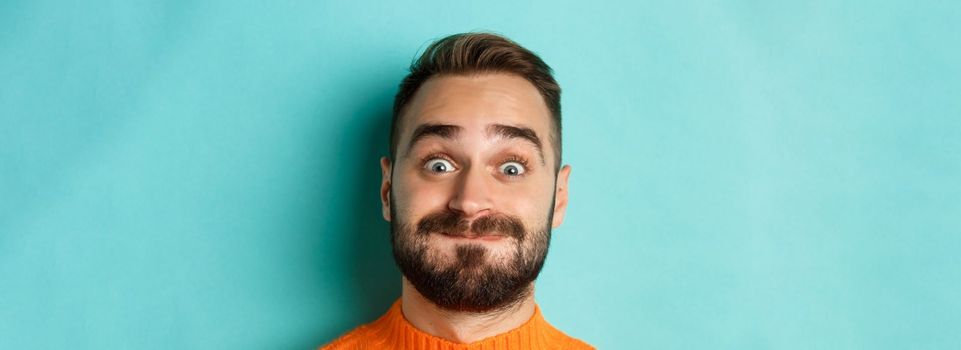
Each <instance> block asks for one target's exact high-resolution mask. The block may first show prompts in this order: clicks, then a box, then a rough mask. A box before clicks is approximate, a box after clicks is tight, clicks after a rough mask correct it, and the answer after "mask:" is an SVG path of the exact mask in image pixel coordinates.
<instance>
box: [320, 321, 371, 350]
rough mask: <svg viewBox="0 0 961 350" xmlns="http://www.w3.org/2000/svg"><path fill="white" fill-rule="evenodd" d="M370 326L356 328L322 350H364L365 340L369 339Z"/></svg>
mask: <svg viewBox="0 0 961 350" xmlns="http://www.w3.org/2000/svg"><path fill="white" fill-rule="evenodd" d="M367 330H368V326H367V325H363V326H360V327H357V328H354V329H353V330H351V331H350V332H347V333H345V334H344V335H341V336H340V337H339V338H337V339H334V341H332V342H330V343H328V344H327V345H324V346H322V347H321V348H320V350H354V349H364V348H366V346H365V339H366V338H367V337H366V336H365V334H367Z"/></svg>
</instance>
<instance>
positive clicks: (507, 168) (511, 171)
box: [500, 162, 527, 176]
mask: <svg viewBox="0 0 961 350" xmlns="http://www.w3.org/2000/svg"><path fill="white" fill-rule="evenodd" d="M500 170H501V173H502V174H504V175H507V176H520V175H521V174H523V173H524V172H525V171H527V169H524V165H523V164H521V163H518V162H507V163H504V164H503V165H501V168H500Z"/></svg>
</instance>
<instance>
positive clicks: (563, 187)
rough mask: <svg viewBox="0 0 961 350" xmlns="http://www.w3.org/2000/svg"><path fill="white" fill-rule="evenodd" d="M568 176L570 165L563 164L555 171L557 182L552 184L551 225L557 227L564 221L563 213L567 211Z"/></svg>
mask: <svg viewBox="0 0 961 350" xmlns="http://www.w3.org/2000/svg"><path fill="white" fill-rule="evenodd" d="M570 176H571V166H570V165H565V166H564V167H563V168H561V171H560V172H558V173H557V184H556V185H555V186H554V220H553V221H552V222H551V227H554V228H557V227H558V226H561V223H563V222H564V213H565V212H567V194H568V192H567V179H568V178H570Z"/></svg>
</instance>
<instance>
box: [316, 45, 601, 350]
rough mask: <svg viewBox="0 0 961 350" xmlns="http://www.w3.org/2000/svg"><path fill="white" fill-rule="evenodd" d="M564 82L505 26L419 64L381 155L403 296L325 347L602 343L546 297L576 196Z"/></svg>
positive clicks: (434, 50)
mask: <svg viewBox="0 0 961 350" xmlns="http://www.w3.org/2000/svg"><path fill="white" fill-rule="evenodd" d="M560 92H561V91H560V86H559V85H558V84H557V82H556V81H555V80H554V77H553V73H552V71H551V69H550V67H549V66H548V65H547V64H545V63H544V62H543V61H542V60H541V59H540V58H539V57H538V56H537V55H535V54H534V53H533V52H531V51H529V50H527V49H525V48H523V47H521V46H520V45H518V44H517V43H515V42H513V41H511V40H509V39H507V38H504V37H502V36H498V35H495V34H489V33H464V34H455V35H451V36H448V37H446V38H443V39H441V40H438V41H436V42H434V43H433V44H432V45H431V46H430V47H428V48H427V49H426V50H425V52H424V53H423V54H422V55H421V56H420V58H419V59H418V60H416V61H415V62H414V63H413V64H412V65H411V68H410V74H408V75H407V77H405V78H404V80H403V81H402V82H401V84H400V89H399V91H398V93H397V95H396V97H395V100H394V111H393V118H392V126H391V134H390V135H391V136H390V155H389V157H384V158H382V159H381V169H382V173H383V181H382V185H381V191H380V192H381V201H382V204H383V216H384V219H386V220H387V221H389V222H390V227H391V244H392V247H393V253H394V259H395V261H396V263H397V266H398V267H399V268H400V271H401V272H402V274H403V279H402V295H401V297H400V299H399V300H398V301H396V302H395V303H394V305H393V306H392V307H391V308H390V309H389V310H388V311H387V313H386V314H384V315H383V316H382V317H380V318H379V319H377V320H376V321H374V322H372V323H369V324H366V325H363V326H360V327H358V328H356V329H354V330H352V331H351V332H349V333H347V334H345V335H343V336H341V337H340V338H338V339H337V340H335V341H333V342H332V343H330V344H328V345H327V346H325V347H324V349H592V347H591V346H589V345H587V344H586V343H584V342H582V341H580V340H577V339H575V338H572V337H570V336H567V335H565V334H564V333H562V332H561V331H559V330H557V329H555V328H554V327H553V326H551V325H550V324H549V323H547V321H545V320H544V318H543V316H542V314H541V312H540V309H539V308H538V306H537V304H536V303H535V301H534V281H535V280H536V279H537V275H538V274H539V273H540V271H541V268H542V267H543V266H544V259H545V258H546V256H547V250H548V245H549V243H550V239H551V229H552V228H554V227H558V226H560V225H561V222H562V221H563V219H564V213H565V210H566V208H567V198H568V187H567V183H568V177H569V176H570V172H571V167H570V166H569V165H565V166H561V107H560Z"/></svg>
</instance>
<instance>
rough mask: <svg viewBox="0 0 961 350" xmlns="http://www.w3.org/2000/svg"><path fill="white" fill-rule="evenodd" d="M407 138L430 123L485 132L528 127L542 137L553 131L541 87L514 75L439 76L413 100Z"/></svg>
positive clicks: (408, 112) (467, 130) (429, 81)
mask: <svg viewBox="0 0 961 350" xmlns="http://www.w3.org/2000/svg"><path fill="white" fill-rule="evenodd" d="M406 114H407V115H406V118H405V119H406V120H405V122H404V125H403V130H404V131H403V135H404V136H403V139H404V140H408V141H409V137H410V133H411V132H413V129H414V128H416V127H417V126H418V125H421V124H426V123H438V124H452V125H458V126H461V127H463V128H464V131H465V132H467V133H471V132H483V131H484V130H485V128H486V127H487V125H489V124H505V125H517V126H525V127H528V128H531V129H533V130H534V131H535V132H536V133H537V134H538V135H539V136H540V137H541V138H542V139H545V140H546V139H547V136H548V131H549V130H550V111H549V110H548V109H547V104H546V103H544V99H543V98H542V97H541V95H540V93H539V92H538V91H537V88H535V87H534V85H533V84H531V83H530V82H528V81H527V80H526V79H524V78H522V77H519V76H516V75H511V74H502V73H494V74H483V75H471V76H439V77H434V78H431V79H429V80H427V81H426V82H424V84H423V85H421V87H420V89H419V90H418V91H417V93H416V94H415V96H414V98H413V99H412V100H411V102H410V105H409V108H408V110H407V113H406Z"/></svg>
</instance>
